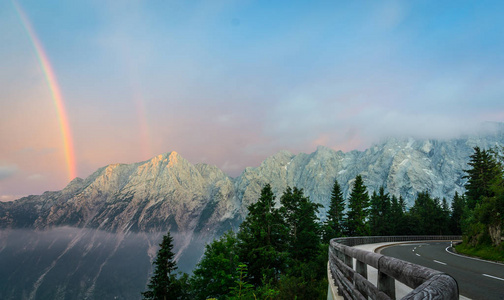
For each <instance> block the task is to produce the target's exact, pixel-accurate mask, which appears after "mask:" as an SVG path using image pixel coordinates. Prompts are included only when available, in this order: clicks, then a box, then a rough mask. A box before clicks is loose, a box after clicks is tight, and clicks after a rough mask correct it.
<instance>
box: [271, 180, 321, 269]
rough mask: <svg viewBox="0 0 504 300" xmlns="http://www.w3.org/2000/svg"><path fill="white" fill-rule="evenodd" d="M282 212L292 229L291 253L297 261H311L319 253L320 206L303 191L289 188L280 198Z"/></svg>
mask: <svg viewBox="0 0 504 300" xmlns="http://www.w3.org/2000/svg"><path fill="white" fill-rule="evenodd" d="M280 203H281V204H282V208H281V212H282V215H283V217H284V221H285V223H286V224H287V226H288V228H289V229H290V234H289V239H288V241H289V246H288V249H289V253H290V258H292V259H294V260H296V261H303V262H306V261H310V260H313V259H315V257H316V256H317V255H318V253H319V244H320V226H319V224H318V222H317V221H318V218H317V213H318V209H319V207H321V205H320V204H317V203H314V202H312V201H311V200H310V198H308V197H305V196H304V195H303V189H298V188H296V187H294V189H291V188H290V187H287V190H286V191H285V192H284V194H283V195H282V197H281V198H280Z"/></svg>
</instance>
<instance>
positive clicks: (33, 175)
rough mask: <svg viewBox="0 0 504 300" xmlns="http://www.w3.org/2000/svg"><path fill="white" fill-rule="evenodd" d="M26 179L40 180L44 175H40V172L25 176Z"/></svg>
mask: <svg viewBox="0 0 504 300" xmlns="http://www.w3.org/2000/svg"><path fill="white" fill-rule="evenodd" d="M26 179H28V180H42V179H44V175H42V174H32V175H30V176H28V177H26Z"/></svg>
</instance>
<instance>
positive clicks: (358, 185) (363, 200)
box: [345, 175, 369, 236]
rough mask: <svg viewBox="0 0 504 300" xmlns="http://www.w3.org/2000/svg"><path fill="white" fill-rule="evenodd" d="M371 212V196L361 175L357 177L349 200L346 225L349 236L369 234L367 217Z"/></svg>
mask: <svg viewBox="0 0 504 300" xmlns="http://www.w3.org/2000/svg"><path fill="white" fill-rule="evenodd" d="M368 212H369V196H368V193H367V191H366V186H365V185H364V181H363V180H362V176H361V175H357V177H355V183H354V186H353V188H352V192H351V193H350V198H349V199H348V211H347V213H346V219H345V224H346V228H347V234H348V236H364V235H368V234H369V230H368V227H367V226H366V225H367V217H368Z"/></svg>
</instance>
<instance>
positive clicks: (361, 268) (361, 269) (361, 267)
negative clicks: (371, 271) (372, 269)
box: [355, 260, 367, 279]
mask: <svg viewBox="0 0 504 300" xmlns="http://www.w3.org/2000/svg"><path fill="white" fill-rule="evenodd" d="M355 268H356V271H357V273H359V274H361V275H362V277H364V278H366V279H367V265H366V264H365V263H363V262H362V261H360V260H356V265H355Z"/></svg>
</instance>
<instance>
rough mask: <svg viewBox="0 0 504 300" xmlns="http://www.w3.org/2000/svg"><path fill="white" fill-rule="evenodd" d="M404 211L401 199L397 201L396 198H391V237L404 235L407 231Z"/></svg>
mask: <svg viewBox="0 0 504 300" xmlns="http://www.w3.org/2000/svg"><path fill="white" fill-rule="evenodd" d="M405 209H406V207H405V203H404V199H403V198H402V197H400V198H399V199H397V197H396V196H392V199H391V200H390V219H391V222H390V225H391V228H390V234H391V235H405V234H406V232H407V231H408V230H409V228H408V226H407V224H406V222H407V220H406V217H405Z"/></svg>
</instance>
